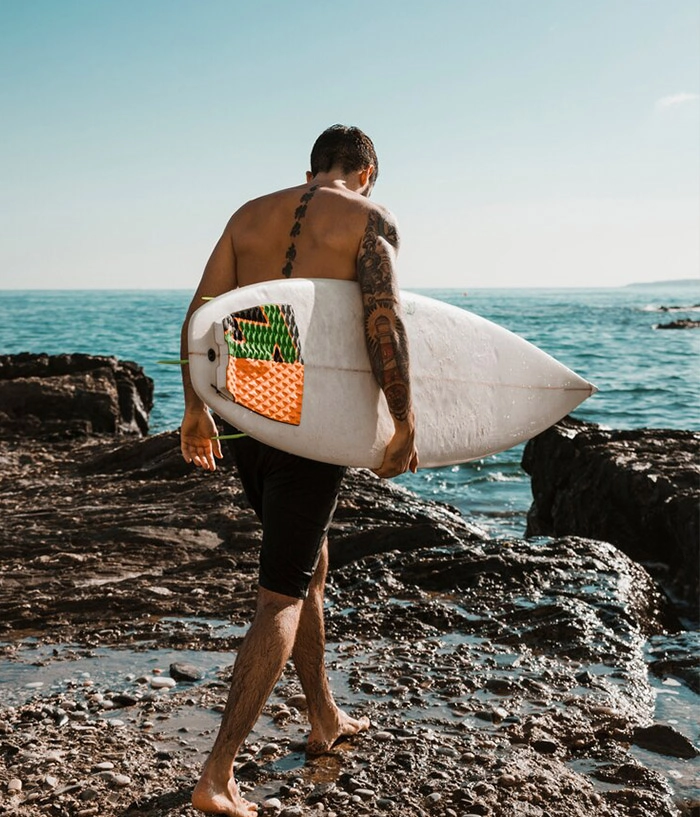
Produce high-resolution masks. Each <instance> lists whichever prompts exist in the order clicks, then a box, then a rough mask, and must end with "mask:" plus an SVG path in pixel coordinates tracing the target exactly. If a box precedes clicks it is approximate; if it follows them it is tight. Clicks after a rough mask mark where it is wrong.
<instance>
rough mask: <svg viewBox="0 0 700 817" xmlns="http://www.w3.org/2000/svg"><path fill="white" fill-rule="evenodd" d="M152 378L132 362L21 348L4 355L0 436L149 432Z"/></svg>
mask: <svg viewBox="0 0 700 817" xmlns="http://www.w3.org/2000/svg"><path fill="white" fill-rule="evenodd" d="M152 407H153V381H152V380H151V378H150V377H147V376H146V375H145V374H144V372H143V369H142V368H141V367H140V366H138V365H137V364H136V363H132V362H131V361H123V360H117V358H115V357H102V356H97V355H84V354H72V355H47V354H31V353H29V352H23V353H21V354H18V355H1V356H0V435H2V436H3V437H17V436H20V437H21V436H28V437H39V438H46V437H51V436H54V437H71V436H84V435H90V434H137V435H145V434H146V433H147V432H148V416H149V413H150V411H151V408H152Z"/></svg>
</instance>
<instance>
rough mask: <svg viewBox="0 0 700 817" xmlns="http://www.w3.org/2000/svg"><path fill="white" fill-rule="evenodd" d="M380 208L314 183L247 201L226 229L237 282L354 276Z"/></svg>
mask: <svg viewBox="0 0 700 817" xmlns="http://www.w3.org/2000/svg"><path fill="white" fill-rule="evenodd" d="M378 209H381V208H378V207H377V205H375V204H373V203H371V202H370V201H368V199H367V198H366V197H364V196H362V195H360V194H359V193H355V192H353V191H352V190H348V189H347V188H346V187H345V186H344V185H341V184H335V185H330V186H329V185H323V186H320V185H317V184H316V183H315V182H314V181H312V182H311V183H310V184H306V185H300V186H299V187H292V188H288V189H286V190H280V191H278V192H275V193H271V194H269V195H267V196H262V197H261V198H258V199H254V200H253V201H250V202H248V203H247V204H245V205H243V207H241V208H240V209H239V210H238V211H237V212H236V213H235V214H234V215H233V217H232V218H231V221H230V222H229V228H228V229H229V230H230V237H231V242H232V245H233V251H234V254H235V258H236V277H237V283H238V286H246V285H248V284H255V283H258V282H260V281H267V280H271V279H275V278H281V277H283V276H286V277H293V278H336V279H341V280H355V279H356V278H357V258H358V253H359V251H360V245H361V242H362V238H363V235H364V232H365V228H366V225H367V218H368V215H369V213H370V212H371V211H373V210H374V211H376V210H378ZM382 213H383V214H384V211H383V210H382ZM290 247H291V248H292V250H291V253H290ZM287 273H289V274H287Z"/></svg>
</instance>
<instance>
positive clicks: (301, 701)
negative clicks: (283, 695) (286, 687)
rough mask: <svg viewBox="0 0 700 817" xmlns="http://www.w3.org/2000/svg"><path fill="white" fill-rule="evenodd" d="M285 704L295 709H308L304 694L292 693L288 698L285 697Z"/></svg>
mask: <svg viewBox="0 0 700 817" xmlns="http://www.w3.org/2000/svg"><path fill="white" fill-rule="evenodd" d="M285 704H286V705H287V706H293V707H294V708H295V709H301V710H305V709H308V704H307V702H306V695H292V696H291V697H290V698H287V700H286V701H285Z"/></svg>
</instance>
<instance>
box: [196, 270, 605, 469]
mask: <svg viewBox="0 0 700 817" xmlns="http://www.w3.org/2000/svg"><path fill="white" fill-rule="evenodd" d="M401 302H402V308H403V316H404V322H405V326H406V331H407V334H408V339H409V351H410V362H411V389H412V396H413V407H414V412H415V416H416V447H417V450H418V455H419V458H420V464H421V467H431V466H439V465H452V464H455V463H461V462H467V461H469V460H474V459H479V458H481V457H485V456H487V455H489V454H494V453H496V452H498V451H503V450H505V449H508V448H511V447H513V446H515V445H517V444H519V443H521V442H524V441H525V440H528V439H530V438H531V437H534V436H535V435H536V434H538V433H539V432H541V431H543V430H544V429H546V428H548V427H549V426H551V425H552V424H554V423H555V422H556V421H557V420H560V419H561V418H562V417H564V416H565V415H566V414H568V413H569V412H571V411H572V410H573V409H574V408H575V407H576V406H577V405H579V404H580V403H581V402H582V401H583V400H585V399H586V398H587V397H589V396H590V395H591V394H593V392H594V391H595V387H594V386H592V385H591V384H590V383H588V382H587V381H586V380H584V379H583V378H582V377H579V375H577V374H575V373H574V372H573V371H571V370H570V369H568V368H567V367H566V366H564V365H562V364H561V363H559V362H558V361H557V360H555V359H554V358H553V357H551V356H550V355H548V354H547V353H546V352H544V351H542V350H541V349H539V348H537V347H536V346H534V345H533V344H531V343H529V342H528V341H526V340H524V339H523V338H521V337H519V336H517V335H515V334H514V333H512V332H510V331H509V330H507V329H505V328H503V327H502V326H499V325H497V324H495V323H492V322H491V321H488V320H486V319H484V318H482V317H480V316H478V315H476V314H474V313H472V312H469V311H467V310H464V309H460V308H458V307H455V306H451V305H450V304H446V303H444V302H442V301H438V300H435V299H433V298H428V297H426V296H424V295H420V294H417V293H413V292H405V291H402V292H401ZM188 332H189V334H188V339H189V350H188V362H189V369H190V376H191V379H192V385H193V387H194V389H195V391H196V392H197V394H198V395H199V396H200V397H201V399H202V400H203V401H204V403H205V404H206V405H208V406H209V407H210V408H211V409H212V410H213V411H214V412H215V413H216V414H217V415H219V416H220V417H222V418H223V419H225V420H227V421H228V422H229V423H231V424H232V425H233V426H235V427H236V428H238V429H240V430H241V431H243V432H246V433H247V434H249V435H251V436H252V437H254V438H256V439H258V440H260V441H261V442H264V443H266V444H268V445H271V446H274V447H276V448H279V449H281V450H283V451H288V452H290V453H293V454H298V455H301V456H304V457H309V458H311V459H315V460H320V461H322V462H330V463H335V464H339V465H348V466H356V467H368V468H376V467H378V466H379V465H380V464H381V462H382V458H383V455H384V449H385V447H386V445H387V442H388V441H389V440H390V439H391V436H392V434H393V422H392V420H391V416H390V414H389V411H388V408H387V406H386V400H385V398H384V395H383V393H382V392H381V390H380V388H379V386H378V384H377V382H376V380H375V378H374V375H373V373H372V371H371V368H370V363H369V357H368V354H367V349H366V344H365V338H364V330H363V307H362V298H361V293H360V289H359V285H358V284H357V283H356V282H352V281H335V280H329V279H308V278H307V279H291V280H275V281H269V282H265V283H261V284H254V285H252V286H247V287H241V288H240V289H235V290H232V291H230V292H227V293H225V294H224V295H221V296H219V297H217V298H214V299H212V300H210V301H208V302H207V303H205V304H204V305H203V306H202V307H200V308H199V309H198V310H197V311H196V312H195V313H194V314H193V315H192V317H191V319H190V324H189V330H188Z"/></svg>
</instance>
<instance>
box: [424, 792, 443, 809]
mask: <svg viewBox="0 0 700 817" xmlns="http://www.w3.org/2000/svg"><path fill="white" fill-rule="evenodd" d="M440 800H442V795H441V794H440V792H439V791H434V792H432V793H431V794H429V795H428V796H427V797H426V798H425V804H426V805H427V806H428V807H431V806H436V805H437V804H438V803H439V802H440Z"/></svg>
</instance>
